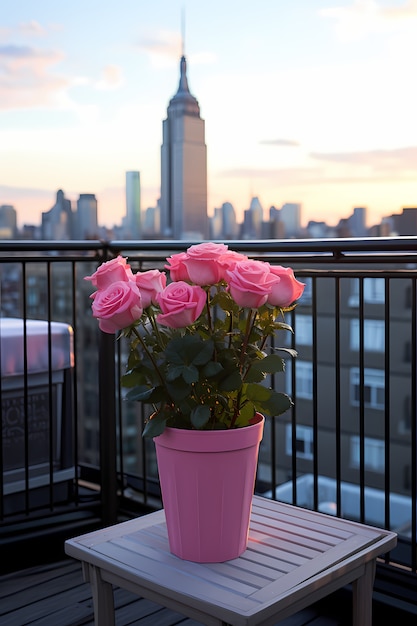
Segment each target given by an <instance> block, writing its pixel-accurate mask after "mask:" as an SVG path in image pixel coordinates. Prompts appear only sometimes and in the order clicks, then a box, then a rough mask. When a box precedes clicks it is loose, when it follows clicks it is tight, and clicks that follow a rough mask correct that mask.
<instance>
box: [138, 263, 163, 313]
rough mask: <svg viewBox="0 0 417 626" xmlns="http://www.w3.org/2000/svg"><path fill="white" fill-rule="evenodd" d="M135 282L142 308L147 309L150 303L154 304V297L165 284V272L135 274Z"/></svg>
mask: <svg viewBox="0 0 417 626" xmlns="http://www.w3.org/2000/svg"><path fill="white" fill-rule="evenodd" d="M135 281H136V285H137V287H139V291H140V294H141V296H142V306H143V308H144V309H146V308H148V306H150V305H151V304H152V303H153V304H156V296H157V294H158V293H160V292H161V291H162V290H163V289H164V288H165V287H166V284H167V277H166V274H165V272H160V271H159V270H149V271H147V272H138V273H137V274H135Z"/></svg>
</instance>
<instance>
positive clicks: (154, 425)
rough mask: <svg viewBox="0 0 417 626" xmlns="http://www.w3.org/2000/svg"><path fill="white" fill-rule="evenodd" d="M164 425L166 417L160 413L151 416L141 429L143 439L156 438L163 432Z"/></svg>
mask: <svg viewBox="0 0 417 626" xmlns="http://www.w3.org/2000/svg"><path fill="white" fill-rule="evenodd" d="M165 425H166V416H165V415H163V414H161V413H156V414H155V415H153V416H151V417H150V418H149V419H148V420H147V422H146V424H145V428H144V429H143V433H142V436H143V437H158V435H161V434H162V433H163V432H164V429H165Z"/></svg>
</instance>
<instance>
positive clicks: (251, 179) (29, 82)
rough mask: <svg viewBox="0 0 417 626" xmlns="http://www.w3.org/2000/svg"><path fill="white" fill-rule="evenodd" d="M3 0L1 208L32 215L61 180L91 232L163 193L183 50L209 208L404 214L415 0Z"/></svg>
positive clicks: (413, 163)
mask: <svg viewBox="0 0 417 626" xmlns="http://www.w3.org/2000/svg"><path fill="white" fill-rule="evenodd" d="M5 5H6V2H5V0H0V205H2V204H11V205H13V206H14V208H15V209H16V211H17V215H18V223H19V226H22V225H23V224H39V223H40V221H41V213H42V212H43V211H48V210H49V209H50V208H51V207H52V206H53V205H54V204H55V199H56V192H57V191H58V189H62V190H63V191H64V193H65V196H66V197H67V198H69V199H70V200H72V201H73V202H74V207H75V203H76V200H77V199H78V197H79V194H81V193H94V194H95V195H96V197H97V202H98V219H99V223H100V224H101V225H106V226H109V227H111V226H113V225H115V224H120V223H121V219H122V217H123V215H124V214H125V211H126V209H125V196H124V187H125V173H126V171H130V170H136V171H139V172H140V176H141V193H142V196H141V206H142V210H145V209H146V208H147V207H149V206H155V205H156V203H157V200H158V198H159V195H160V148H161V143H162V121H163V120H164V119H165V118H166V114H167V107H168V104H169V100H170V98H171V97H172V96H173V95H174V94H175V93H176V91H177V89H178V82H179V63H180V57H181V54H182V51H184V53H185V56H186V59H187V76H188V84H189V87H190V91H191V93H192V94H193V95H194V96H195V97H196V98H197V100H198V102H199V105H200V112H201V117H202V118H203V119H204V120H205V138H206V145H207V160H208V172H207V175H208V212H209V215H211V214H212V213H213V211H214V208H215V207H220V206H221V205H222V204H223V203H224V202H231V203H232V204H233V206H234V207H235V210H236V213H237V216H238V219H239V220H240V219H241V218H242V214H243V211H244V210H245V209H247V208H248V207H249V205H250V201H251V198H252V197H254V196H257V197H258V198H259V200H260V202H261V204H262V206H263V207H264V211H265V217H267V214H268V209H269V207H270V206H275V207H277V208H280V207H281V206H282V205H283V204H285V203H287V202H297V203H300V204H301V205H302V213H301V215H302V224H303V225H307V223H308V221H310V220H318V221H321V220H324V221H326V222H327V223H328V224H329V225H334V224H336V223H337V222H338V220H339V219H340V218H343V217H348V216H349V215H350V214H351V213H352V211H353V208H354V207H365V208H366V209H367V224H368V226H372V225H374V224H376V223H379V222H380V221H381V219H382V217H383V216H384V215H391V214H393V213H401V211H402V209H403V208H404V207H410V206H413V207H416V206H417V115H416V113H417V80H416V62H417V0H291V1H288V0H257V1H256V2H253V0H251V1H248V0H210V3H206V2H202V1H201V0H152V2H150V1H149V0H135V1H133V0H118V1H117V2H115V1H114V0H113V1H111V2H110V1H107V0H102V1H101V2H98V1H97V0H82V1H81V0H72V1H71V2H57V1H56V0H37V1H36V2H34V1H33V0H18V1H17V2H13V3H11V2H10V3H7V11H6V10H5ZM1 9H3V10H1Z"/></svg>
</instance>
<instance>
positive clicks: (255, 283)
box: [226, 260, 280, 309]
mask: <svg viewBox="0 0 417 626" xmlns="http://www.w3.org/2000/svg"><path fill="white" fill-rule="evenodd" d="M226 276H227V282H228V284H229V290H230V293H231V295H232V298H233V299H234V301H235V302H236V304H237V305H238V306H241V307H245V308H253V309H254V308H256V309H257V308H259V307H260V306H262V305H263V304H265V302H266V301H267V299H268V296H269V294H270V293H271V289H272V286H273V285H275V284H276V283H278V282H279V280H280V279H279V277H278V276H274V275H273V274H272V273H271V266H270V265H269V263H265V262H264V261H251V260H248V261H240V262H238V263H236V265H235V266H234V268H233V269H232V270H226Z"/></svg>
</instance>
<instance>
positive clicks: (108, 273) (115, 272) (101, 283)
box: [85, 256, 133, 289]
mask: <svg viewBox="0 0 417 626" xmlns="http://www.w3.org/2000/svg"><path fill="white" fill-rule="evenodd" d="M132 277H133V274H132V270H131V269H130V265H128V264H127V262H126V259H125V258H124V257H122V256H118V257H117V258H115V259H112V260H111V261H106V262H105V263H102V264H101V265H100V267H99V268H98V269H97V270H96V271H95V272H94V274H92V275H91V276H85V280H91V282H92V283H93V285H94V287H97V289H105V288H106V287H108V285H111V284H112V283H115V282H118V281H121V280H122V281H128V280H132Z"/></svg>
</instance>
